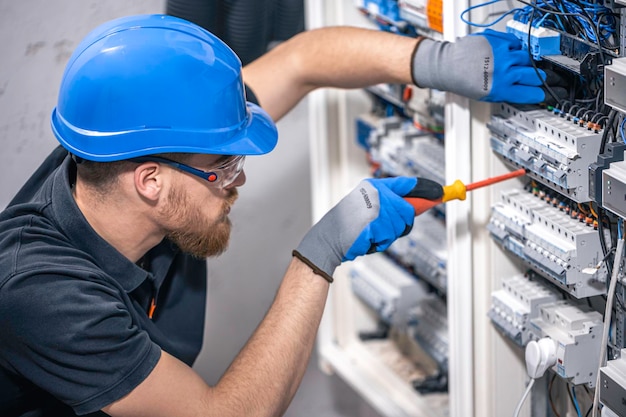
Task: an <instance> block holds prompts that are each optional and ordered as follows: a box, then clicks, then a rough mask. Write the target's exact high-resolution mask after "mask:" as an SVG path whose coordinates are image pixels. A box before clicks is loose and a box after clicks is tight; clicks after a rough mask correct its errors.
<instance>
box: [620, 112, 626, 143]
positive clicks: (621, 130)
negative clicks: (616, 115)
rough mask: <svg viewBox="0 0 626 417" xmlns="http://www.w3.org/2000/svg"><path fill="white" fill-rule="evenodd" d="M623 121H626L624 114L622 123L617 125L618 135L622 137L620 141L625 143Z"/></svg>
mask: <svg viewBox="0 0 626 417" xmlns="http://www.w3.org/2000/svg"><path fill="white" fill-rule="evenodd" d="M624 123H626V116H624V118H623V119H622V123H620V125H619V135H620V136H621V137H622V142H624V143H626V136H625V135H624Z"/></svg>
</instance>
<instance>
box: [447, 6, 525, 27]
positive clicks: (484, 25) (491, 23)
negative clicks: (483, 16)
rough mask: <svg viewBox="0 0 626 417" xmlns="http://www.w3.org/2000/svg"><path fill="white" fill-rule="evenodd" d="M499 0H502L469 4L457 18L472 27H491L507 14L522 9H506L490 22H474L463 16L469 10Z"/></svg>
mask: <svg viewBox="0 0 626 417" xmlns="http://www.w3.org/2000/svg"><path fill="white" fill-rule="evenodd" d="M501 1H502V0H491V1H488V2H485V3H480V4H476V5H474V6H470V7H468V8H467V9H465V10H463V11H462V12H461V15H460V16H459V18H460V19H461V21H462V22H463V23H466V24H468V25H470V26H474V27H478V28H488V27H491V26H493V25H495V24H496V23H498V22H499V21H501V20H502V19H504V18H505V17H506V16H508V15H510V14H512V13H516V12H518V11H520V10H522V9H520V8H515V9H511V10H509V11H507V12H503V14H501V15H500V17H498V18H497V19H496V20H494V21H492V22H490V23H475V22H471V21H469V20H467V19H466V18H465V17H464V16H465V15H466V14H467V13H469V12H471V11H472V10H474V9H478V8H479V7H485V6H489V5H492V4H494V3H499V2H501ZM498 14H499V13H498Z"/></svg>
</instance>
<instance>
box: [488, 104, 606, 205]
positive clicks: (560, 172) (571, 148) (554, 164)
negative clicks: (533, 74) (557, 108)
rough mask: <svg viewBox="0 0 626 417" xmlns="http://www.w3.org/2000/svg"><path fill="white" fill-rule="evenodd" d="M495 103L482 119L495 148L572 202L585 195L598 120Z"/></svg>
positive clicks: (598, 135)
mask: <svg viewBox="0 0 626 417" xmlns="http://www.w3.org/2000/svg"><path fill="white" fill-rule="evenodd" d="M496 109H497V110H496V114H494V116H492V118H491V121H490V122H489V123H488V127H489V130H490V131H491V148H492V150H493V151H494V152H495V153H496V154H498V155H499V156H500V157H501V158H502V159H503V160H504V161H505V162H506V163H508V164H509V165H511V166H512V167H515V168H519V167H524V168H526V169H527V170H528V176H529V177H531V178H533V179H535V180H537V181H538V182H541V183H542V184H545V185H547V186H549V187H551V188H553V189H555V190H557V191H558V192H560V193H562V194H564V195H566V196H567V197H569V198H570V199H572V200H574V201H576V202H578V203H582V202H588V201H591V195H590V193H589V169H588V168H589V165H590V164H592V163H594V162H595V161H596V157H597V156H598V153H599V151H600V144H601V138H602V133H601V131H602V128H601V127H600V126H599V125H597V124H592V123H590V122H586V121H584V120H582V119H577V118H575V117H571V116H570V115H565V114H562V113H561V114H558V115H557V114H555V113H554V112H551V111H547V110H543V109H536V108H534V109H532V110H521V109H518V108H516V107H513V106H511V105H508V104H500V105H498V106H497V107H496Z"/></svg>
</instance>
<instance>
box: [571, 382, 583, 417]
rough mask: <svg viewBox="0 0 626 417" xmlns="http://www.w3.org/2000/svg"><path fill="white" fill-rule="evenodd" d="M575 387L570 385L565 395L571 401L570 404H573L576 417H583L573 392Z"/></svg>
mask: <svg viewBox="0 0 626 417" xmlns="http://www.w3.org/2000/svg"><path fill="white" fill-rule="evenodd" d="M574 388H575V386H574V385H572V387H571V389H568V390H567V393H568V395H569V399H570V400H571V401H572V404H574V409H575V410H576V415H577V416H578V417H583V416H582V414H581V411H580V405H579V404H578V398H576V391H575V390H574Z"/></svg>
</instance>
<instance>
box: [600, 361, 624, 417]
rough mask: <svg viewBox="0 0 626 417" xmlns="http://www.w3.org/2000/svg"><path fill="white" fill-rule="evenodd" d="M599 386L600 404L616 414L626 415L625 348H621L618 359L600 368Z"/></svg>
mask: <svg viewBox="0 0 626 417" xmlns="http://www.w3.org/2000/svg"><path fill="white" fill-rule="evenodd" d="M599 388H600V402H602V405H604V407H605V408H608V409H610V410H611V411H612V412H613V413H614V415H616V416H626V349H622V350H621V355H620V357H619V358H618V359H614V360H611V361H608V362H607V363H606V366H603V367H602V368H600V387H599ZM603 411H604V409H603ZM602 415H603V416H604V414H602Z"/></svg>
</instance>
